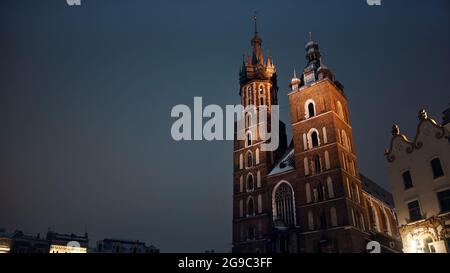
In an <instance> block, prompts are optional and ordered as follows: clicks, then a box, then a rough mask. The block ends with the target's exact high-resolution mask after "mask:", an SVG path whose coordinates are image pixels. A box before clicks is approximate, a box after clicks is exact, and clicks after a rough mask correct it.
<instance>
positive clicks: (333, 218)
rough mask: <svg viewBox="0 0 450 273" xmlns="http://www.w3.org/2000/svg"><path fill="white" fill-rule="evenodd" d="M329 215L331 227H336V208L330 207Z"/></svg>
mask: <svg viewBox="0 0 450 273" xmlns="http://www.w3.org/2000/svg"><path fill="white" fill-rule="evenodd" d="M330 215H331V226H333V227H335V226H337V225H338V221H337V213H336V208H335V207H331V209H330Z"/></svg>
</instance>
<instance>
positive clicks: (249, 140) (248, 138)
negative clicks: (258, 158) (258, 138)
mask: <svg viewBox="0 0 450 273" xmlns="http://www.w3.org/2000/svg"><path fill="white" fill-rule="evenodd" d="M246 144H247V147H248V146H252V133H251V132H247V142H246Z"/></svg>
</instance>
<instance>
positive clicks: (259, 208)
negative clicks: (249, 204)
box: [258, 194, 262, 213]
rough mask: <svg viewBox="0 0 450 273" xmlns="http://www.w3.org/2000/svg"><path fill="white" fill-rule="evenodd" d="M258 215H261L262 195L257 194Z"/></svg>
mask: <svg viewBox="0 0 450 273" xmlns="http://www.w3.org/2000/svg"><path fill="white" fill-rule="evenodd" d="M258 213H262V195H261V194H258Z"/></svg>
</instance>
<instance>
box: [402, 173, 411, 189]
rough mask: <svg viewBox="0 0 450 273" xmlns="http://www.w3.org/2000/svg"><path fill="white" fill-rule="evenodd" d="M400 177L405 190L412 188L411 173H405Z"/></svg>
mask: <svg viewBox="0 0 450 273" xmlns="http://www.w3.org/2000/svg"><path fill="white" fill-rule="evenodd" d="M402 177H403V184H404V185H405V190H407V189H410V188H412V187H413V182H412V178H411V173H410V172H409V171H406V172H404V173H403V174H402Z"/></svg>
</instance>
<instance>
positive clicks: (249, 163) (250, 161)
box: [245, 151, 253, 168]
mask: <svg viewBox="0 0 450 273" xmlns="http://www.w3.org/2000/svg"><path fill="white" fill-rule="evenodd" d="M245 166H246V167H247V168H251V167H253V155H252V152H250V151H248V152H247V157H246V164H245Z"/></svg>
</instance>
